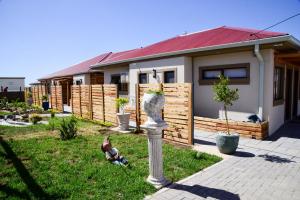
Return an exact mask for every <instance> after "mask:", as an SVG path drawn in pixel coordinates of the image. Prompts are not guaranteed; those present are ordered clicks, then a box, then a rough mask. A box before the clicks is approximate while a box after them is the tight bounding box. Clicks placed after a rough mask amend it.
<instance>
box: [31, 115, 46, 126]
mask: <svg viewBox="0 0 300 200" xmlns="http://www.w3.org/2000/svg"><path fill="white" fill-rule="evenodd" d="M42 119H43V118H42V117H41V116H40V115H37V114H33V115H31V116H30V121H31V122H32V123H33V124H37V123H38V122H40V121H42Z"/></svg>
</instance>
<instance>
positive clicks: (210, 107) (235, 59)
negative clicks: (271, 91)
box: [194, 51, 259, 120]
mask: <svg viewBox="0 0 300 200" xmlns="http://www.w3.org/2000/svg"><path fill="white" fill-rule="evenodd" d="M236 63H250V84H249V85H231V86H230V87H231V88H238V89H239V95H240V98H239V100H238V101H236V102H235V103H234V105H233V106H232V107H230V108H229V110H230V111H233V112H232V113H230V112H229V118H231V119H234V120H239V119H241V117H242V116H245V117H246V116H247V115H249V114H254V113H256V112H257V111H258V85H259V82H258V73H259V67H258V61H257V59H256V57H255V56H254V55H253V53H252V52H250V51H249V52H239V53H230V54H221V55H212V56H203V57H196V58H194V84H195V85H194V88H195V92H194V105H195V108H194V109H195V114H196V115H198V116H203V117H211V118H218V117H219V113H220V110H222V105H221V104H220V103H216V102H215V101H214V100H213V91H212V85H199V83H198V80H199V67H206V66H215V65H222V64H224V65H225V64H236Z"/></svg>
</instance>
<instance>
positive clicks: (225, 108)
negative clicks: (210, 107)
mask: <svg viewBox="0 0 300 200" xmlns="http://www.w3.org/2000/svg"><path fill="white" fill-rule="evenodd" d="M224 111H225V119H226V127H227V134H228V135H230V132H229V124H228V117H227V107H226V106H225V105H224Z"/></svg>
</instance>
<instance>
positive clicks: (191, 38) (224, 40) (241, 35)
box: [40, 26, 287, 80]
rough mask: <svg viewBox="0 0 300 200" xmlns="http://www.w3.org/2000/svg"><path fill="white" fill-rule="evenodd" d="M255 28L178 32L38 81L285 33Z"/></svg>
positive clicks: (89, 61)
mask: <svg viewBox="0 0 300 200" xmlns="http://www.w3.org/2000/svg"><path fill="white" fill-rule="evenodd" d="M258 31H259V30H255V29H246V28H235V27H228V26H222V27H218V28H214V29H209V30H205V31H200V32H195V33H190V34H185V35H179V36H176V37H173V38H170V39H167V40H164V41H161V42H157V43H155V44H152V45H149V46H146V47H143V48H138V49H132V50H128V51H122V52H116V53H105V54H102V55H99V56H96V57H94V58H92V59H89V60H86V61H84V62H81V63H79V64H76V65H73V66H71V67H68V68H66V69H63V70H61V71H58V72H55V73H53V74H50V75H48V76H45V77H43V78H41V79H40V80H42V79H49V78H55V77H63V76H71V75H75V74H83V73H87V72H88V71H89V70H90V67H91V66H92V65H95V64H98V63H101V64H103V65H109V64H111V63H114V62H120V63H121V62H123V61H124V62H125V60H128V59H139V58H142V57H144V56H151V55H159V54H162V53H170V52H177V51H182V50H189V49H194V48H201V47H209V46H217V45H224V44H230V43H237V42H243V41H249V40H256V39H264V38H270V37H277V36H282V35H287V33H279V32H271V31H262V32H259V33H257V32H258ZM253 33H257V34H253Z"/></svg>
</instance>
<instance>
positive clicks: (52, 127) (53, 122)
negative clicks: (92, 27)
mask: <svg viewBox="0 0 300 200" xmlns="http://www.w3.org/2000/svg"><path fill="white" fill-rule="evenodd" d="M48 122H49V124H48V129H49V130H51V131H54V130H55V125H56V124H55V121H54V120H53V119H50V120H49V121H48Z"/></svg>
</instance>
